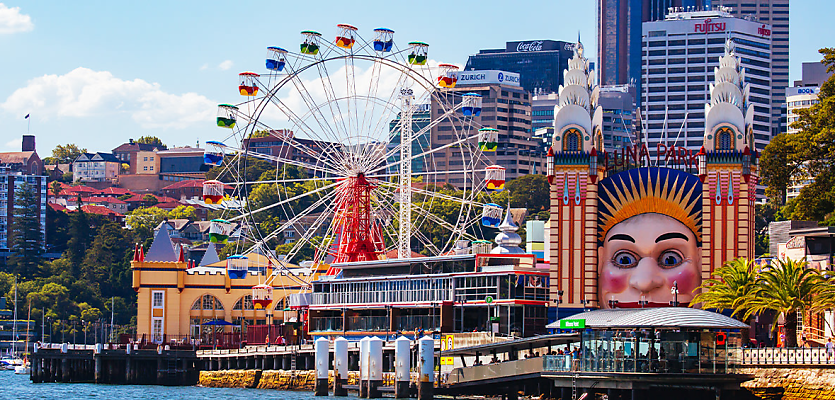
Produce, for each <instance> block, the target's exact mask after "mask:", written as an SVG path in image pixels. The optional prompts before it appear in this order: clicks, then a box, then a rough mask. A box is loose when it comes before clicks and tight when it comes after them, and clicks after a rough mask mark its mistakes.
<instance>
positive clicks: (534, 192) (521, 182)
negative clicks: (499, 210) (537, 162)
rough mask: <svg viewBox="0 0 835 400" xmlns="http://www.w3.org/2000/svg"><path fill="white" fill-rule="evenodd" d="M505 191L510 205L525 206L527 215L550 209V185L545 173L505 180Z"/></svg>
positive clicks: (514, 206) (515, 206)
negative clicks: (508, 196)
mask: <svg viewBox="0 0 835 400" xmlns="http://www.w3.org/2000/svg"><path fill="white" fill-rule="evenodd" d="M505 191H506V192H507V193H508V194H509V195H510V206H511V207H513V208H521V207H524V208H527V209H528V215H533V214H536V213H538V212H540V211H544V210H550V209H551V192H550V191H551V185H549V184H548V178H547V177H546V176H545V175H539V174H530V175H523V176H520V177H518V178H516V179H513V180H511V181H509V182H507V184H505Z"/></svg>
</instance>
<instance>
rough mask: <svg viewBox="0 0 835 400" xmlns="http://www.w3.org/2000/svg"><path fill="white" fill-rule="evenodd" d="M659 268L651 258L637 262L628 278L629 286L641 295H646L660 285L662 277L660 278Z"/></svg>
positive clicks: (662, 281) (662, 282) (662, 283)
mask: <svg viewBox="0 0 835 400" xmlns="http://www.w3.org/2000/svg"><path fill="white" fill-rule="evenodd" d="M660 272H661V268H659V267H658V263H657V262H656V261H655V259H653V258H651V257H644V258H642V259H641V261H638V265H637V266H636V267H635V270H634V271H633V272H632V275H631V276H630V277H629V286H631V287H632V288H634V289H635V290H637V291H639V292H641V293H642V294H647V293H649V292H651V291H653V290H655V289H657V288H659V287H661V286H662V285H664V277H663V276H661V273H660Z"/></svg>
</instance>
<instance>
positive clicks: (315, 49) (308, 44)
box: [299, 31, 322, 56]
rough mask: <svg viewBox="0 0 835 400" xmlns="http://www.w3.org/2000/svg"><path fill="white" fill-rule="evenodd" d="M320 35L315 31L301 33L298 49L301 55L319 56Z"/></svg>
mask: <svg viewBox="0 0 835 400" xmlns="http://www.w3.org/2000/svg"><path fill="white" fill-rule="evenodd" d="M321 38H322V34H321V33H319V32H316V31H302V43H301V44H300V45H299V49H300V50H301V52H302V54H309V55H313V56H315V55H317V54H319V43H320V42H321Z"/></svg>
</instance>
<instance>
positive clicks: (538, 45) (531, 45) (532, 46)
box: [516, 40, 542, 52]
mask: <svg viewBox="0 0 835 400" xmlns="http://www.w3.org/2000/svg"><path fill="white" fill-rule="evenodd" d="M516 51H520V52H523V51H542V41H541V40H534V41H532V42H519V44H517V45H516Z"/></svg>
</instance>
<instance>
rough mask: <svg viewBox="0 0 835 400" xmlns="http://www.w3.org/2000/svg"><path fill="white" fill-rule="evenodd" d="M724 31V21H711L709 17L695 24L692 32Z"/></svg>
mask: <svg viewBox="0 0 835 400" xmlns="http://www.w3.org/2000/svg"><path fill="white" fill-rule="evenodd" d="M724 31H725V23H724V22H712V20H711V19H710V18H708V19H706V20H704V22H702V23H699V24H696V27H695V30H694V32H696V33H711V32H724Z"/></svg>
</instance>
